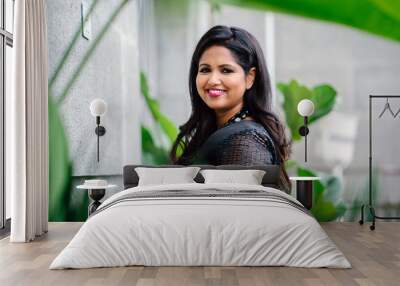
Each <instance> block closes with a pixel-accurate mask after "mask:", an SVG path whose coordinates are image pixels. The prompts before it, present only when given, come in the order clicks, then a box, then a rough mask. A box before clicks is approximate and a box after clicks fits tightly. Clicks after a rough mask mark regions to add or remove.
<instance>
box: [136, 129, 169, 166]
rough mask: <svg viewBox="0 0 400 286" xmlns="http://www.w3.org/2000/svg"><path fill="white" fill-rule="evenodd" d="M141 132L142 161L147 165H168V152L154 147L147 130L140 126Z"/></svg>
mask: <svg viewBox="0 0 400 286" xmlns="http://www.w3.org/2000/svg"><path fill="white" fill-rule="evenodd" d="M141 132H142V161H143V163H144V164H147V165H163V164H168V163H169V154H168V151H167V150H165V149H163V148H161V147H158V146H156V144H155V143H154V140H153V136H152V135H151V132H150V130H149V129H147V128H146V127H145V126H143V125H142V126H141Z"/></svg>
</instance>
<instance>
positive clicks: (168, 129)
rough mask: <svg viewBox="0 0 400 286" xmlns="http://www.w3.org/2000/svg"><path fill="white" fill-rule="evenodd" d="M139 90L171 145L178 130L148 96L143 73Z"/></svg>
mask: <svg viewBox="0 0 400 286" xmlns="http://www.w3.org/2000/svg"><path fill="white" fill-rule="evenodd" d="M140 90H141V93H142V95H143V97H144V99H145V102H146V104H147V107H148V108H149V110H150V112H151V115H152V116H153V118H154V120H155V121H156V122H157V123H158V124H159V125H160V127H161V129H162V130H163V131H164V132H165V134H166V135H167V137H168V139H169V142H170V143H171V144H172V143H174V142H175V139H176V137H177V135H178V128H177V127H176V126H175V124H174V123H173V122H172V121H171V120H170V119H169V118H168V117H167V116H165V115H164V114H163V113H162V112H161V111H160V105H159V103H158V101H157V100H155V99H154V98H152V97H151V96H150V91H149V85H148V83H147V78H146V75H145V74H144V72H141V73H140Z"/></svg>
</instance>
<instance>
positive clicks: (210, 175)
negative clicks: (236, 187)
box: [200, 170, 265, 185]
mask: <svg viewBox="0 0 400 286" xmlns="http://www.w3.org/2000/svg"><path fill="white" fill-rule="evenodd" d="M200 174H201V175H202V176H203V177H204V183H206V184H209V183H235V184H247V185H261V182H262V179H263V177H264V175H265V171H262V170H202V171H200Z"/></svg>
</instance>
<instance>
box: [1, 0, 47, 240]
mask: <svg viewBox="0 0 400 286" xmlns="http://www.w3.org/2000/svg"><path fill="white" fill-rule="evenodd" d="M14 9H15V10H14V11H15V12H14V13H15V16H14V17H15V18H14V48H13V52H14V71H13V85H12V87H13V92H12V93H11V98H9V100H10V106H11V110H10V111H9V113H8V114H9V115H10V116H9V117H8V118H6V120H7V121H6V122H7V126H9V128H8V131H9V133H7V135H9V136H11V138H10V139H11V140H9V142H12V143H11V144H10V145H11V146H6V148H8V149H7V150H8V151H7V152H10V153H9V156H8V158H9V161H8V163H7V166H8V167H10V168H11V169H10V171H11V172H10V178H8V179H9V180H10V187H11V194H12V195H11V237H10V241H12V242H28V241H31V240H33V239H34V238H35V237H36V236H40V235H41V234H43V233H44V232H47V226H48V114H47V110H48V108H47V102H48V101H47V100H48V89H47V86H48V80H47V26H46V8H45V0H18V1H15V8H14Z"/></svg>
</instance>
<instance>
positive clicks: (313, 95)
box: [277, 80, 336, 141]
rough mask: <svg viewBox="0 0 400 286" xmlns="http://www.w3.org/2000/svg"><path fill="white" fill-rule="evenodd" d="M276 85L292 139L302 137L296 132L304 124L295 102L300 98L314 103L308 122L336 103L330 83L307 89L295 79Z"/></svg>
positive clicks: (329, 110)
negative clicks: (312, 112) (280, 94)
mask: <svg viewBox="0 0 400 286" xmlns="http://www.w3.org/2000/svg"><path fill="white" fill-rule="evenodd" d="M277 86H278V89H279V90H280V91H281V93H282V95H283V110H284V112H285V117H286V124H287V125H288V126H289V129H290V132H291V133H292V139H293V141H298V140H300V139H301V138H302V137H301V136H300V134H299V132H298V130H299V128H300V126H302V125H303V124H304V119H303V117H302V116H300V114H299V113H298V112H297V104H298V103H299V102H300V100H302V99H310V100H311V101H312V102H313V103H314V106H315V111H314V114H312V115H311V116H310V117H309V121H308V122H309V124H312V123H314V122H315V121H317V120H318V119H319V118H321V117H323V116H325V115H327V114H328V113H329V112H331V111H332V109H333V107H334V106H335V103H336V91H335V89H334V88H333V87H331V86H330V85H326V84H323V85H318V86H316V87H314V88H312V89H309V88H308V87H306V86H304V85H300V84H299V83H298V82H297V81H295V80H291V81H290V82H289V83H278V84H277Z"/></svg>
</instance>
